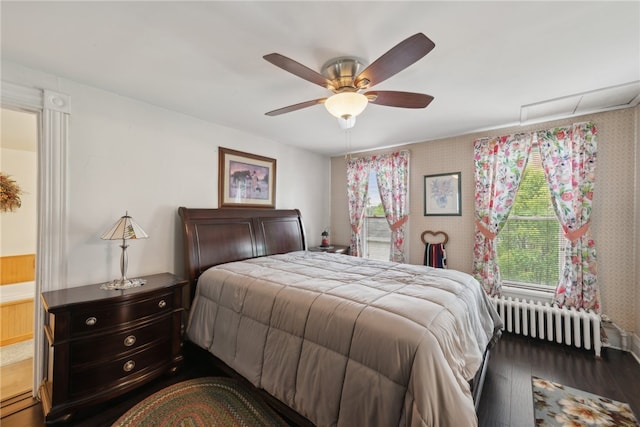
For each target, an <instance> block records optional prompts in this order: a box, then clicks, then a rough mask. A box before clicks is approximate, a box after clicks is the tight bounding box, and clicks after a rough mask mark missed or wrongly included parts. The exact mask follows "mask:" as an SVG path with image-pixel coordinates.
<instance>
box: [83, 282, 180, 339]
mask: <svg viewBox="0 0 640 427" xmlns="http://www.w3.org/2000/svg"><path fill="white" fill-rule="evenodd" d="M171 310H173V293H171V292H166V293H162V294H156V295H154V296H152V297H151V298H147V299H142V300H138V301H133V302H125V303H117V304H104V305H102V306H100V308H93V309H88V310H87V309H85V310H78V311H77V312H74V313H72V315H71V336H76V335H80V334H84V333H94V332H96V331H99V330H102V329H105V328H110V327H114V326H118V325H122V324H125V323H128V322H132V321H134V320H138V319H143V318H145V317H147V316H153V315H161V314H163V313H167V312H170V311H171Z"/></svg>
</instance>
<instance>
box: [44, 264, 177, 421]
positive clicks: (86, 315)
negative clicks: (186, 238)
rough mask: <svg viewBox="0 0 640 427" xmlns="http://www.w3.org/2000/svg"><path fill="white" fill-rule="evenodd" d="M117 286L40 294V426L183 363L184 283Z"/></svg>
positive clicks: (158, 280)
mask: <svg viewBox="0 0 640 427" xmlns="http://www.w3.org/2000/svg"><path fill="white" fill-rule="evenodd" d="M141 279H143V280H145V281H146V283H145V284H144V285H142V286H137V287H133V288H129V289H123V290H119V291H112V290H106V289H102V288H101V286H100V283H96V284H93V285H86V286H77V287H71V288H65V289H59V290H55V291H48V292H43V293H42V294H41V295H40V297H41V300H42V306H43V307H44V309H45V310H46V312H47V315H46V316H45V318H44V332H45V335H46V338H47V341H48V343H49V346H48V347H47V348H46V355H45V359H46V360H47V368H46V370H45V371H46V373H45V375H46V376H45V378H44V379H43V381H42V383H41V385H40V388H39V390H38V391H39V394H40V398H41V400H42V409H43V410H44V414H45V423H46V424H47V425H50V424H57V423H62V422H65V423H68V422H69V420H70V419H71V418H72V417H73V415H74V414H75V413H76V412H77V411H78V410H80V409H81V408H87V407H89V406H91V405H95V404H98V403H101V402H105V401H108V400H110V399H114V398H115V397H118V396H121V395H123V394H124V393H127V392H129V391H131V390H134V389H135V388H137V387H140V386H142V385H143V384H146V383H148V382H149V381H151V380H153V379H155V378H158V377H159V376H160V375H163V374H165V373H171V372H175V371H176V370H178V369H179V368H180V366H181V365H182V363H183V360H184V357H183V356H182V322H183V320H184V319H183V316H184V308H183V295H185V294H186V289H185V287H186V286H187V285H188V282H187V281H186V280H183V279H180V278H178V277H176V276H174V275H173V274H170V273H160V274H154V275H150V276H144V277H141Z"/></svg>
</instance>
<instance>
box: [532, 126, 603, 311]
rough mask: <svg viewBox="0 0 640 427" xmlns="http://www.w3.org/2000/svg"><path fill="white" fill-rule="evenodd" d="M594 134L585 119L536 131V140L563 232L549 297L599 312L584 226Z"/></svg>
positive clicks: (591, 249) (592, 177) (589, 200)
mask: <svg viewBox="0 0 640 427" xmlns="http://www.w3.org/2000/svg"><path fill="white" fill-rule="evenodd" d="M597 133H598V131H597V129H596V126H595V124H594V123H592V122H589V123H580V124H574V125H573V126H570V127H561V128H555V129H549V130H545V131H540V132H538V133H537V138H538V144H539V145H540V155H541V158H542V165H543V167H544V172H545V175H546V178H547V184H548V185H549V191H550V192H551V200H552V202H553V208H554V210H555V213H556V216H557V217H558V221H559V222H560V224H561V226H562V229H563V232H564V236H565V250H564V260H563V264H562V273H561V275H560V280H559V282H558V286H557V288H556V294H555V298H554V301H555V302H556V303H557V304H558V305H560V306H568V307H575V308H584V309H593V310H595V311H597V312H600V295H599V291H598V286H597V263H596V247H595V242H594V240H593V237H592V234H591V229H590V228H589V218H590V217H591V205H592V200H593V187H594V181H595V169H596V151H597V150H596V148H597V142H596V135H597Z"/></svg>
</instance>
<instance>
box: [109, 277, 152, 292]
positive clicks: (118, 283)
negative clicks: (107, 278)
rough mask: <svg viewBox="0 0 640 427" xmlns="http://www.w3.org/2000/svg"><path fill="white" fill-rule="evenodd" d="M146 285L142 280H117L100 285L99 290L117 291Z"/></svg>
mask: <svg viewBox="0 0 640 427" xmlns="http://www.w3.org/2000/svg"><path fill="white" fill-rule="evenodd" d="M145 283H147V281H146V280H144V279H118V280H114V281H113V282H107V283H103V284H102V285H100V289H104V290H107V291H119V290H122V289H129V288H136V287H138V286H142V285H144V284H145Z"/></svg>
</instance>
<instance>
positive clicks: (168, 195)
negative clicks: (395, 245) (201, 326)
mask: <svg viewBox="0 0 640 427" xmlns="http://www.w3.org/2000/svg"><path fill="white" fill-rule="evenodd" d="M2 73H3V74H2V79H3V80H5V81H9V82H12V83H16V84H21V85H24V86H29V87H39V88H46V89H51V90H56V91H58V92H61V93H64V94H67V95H70V97H71V103H70V104H71V121H70V144H69V147H68V165H69V167H68V171H67V173H68V182H69V189H68V203H69V206H68V236H67V238H68V245H67V247H68V257H67V260H68V261H67V264H68V265H67V267H68V281H69V283H68V285H69V286H78V285H84V284H90V283H96V282H101V281H106V280H110V279H113V278H117V277H119V271H120V270H119V259H120V252H121V249H120V248H119V246H118V244H117V243H116V242H113V241H103V240H100V237H99V236H100V234H102V232H104V231H105V230H106V229H107V228H109V227H110V226H111V225H112V224H113V223H114V222H115V221H116V220H117V219H118V218H119V217H120V216H121V215H124V213H125V211H127V210H128V212H129V214H130V215H131V216H132V217H133V218H134V219H135V220H136V221H137V222H138V223H139V224H140V225H141V226H142V228H143V229H144V230H145V231H146V232H147V234H149V236H150V237H149V239H146V240H139V241H132V242H130V247H129V249H128V254H129V270H128V276H130V277H135V276H137V275H143V274H153V273H157V272H163V271H170V272H175V273H177V274H183V271H184V270H183V269H184V263H183V251H182V249H183V248H182V244H183V241H182V229H181V228H180V223H179V217H178V214H177V209H178V207H179V206H187V207H202V208H215V207H217V200H218V196H217V185H218V158H217V150H218V146H223V147H228V148H233V149H236V150H240V151H246V152H250V153H253V154H258V155H263V156H267V157H271V158H275V159H276V160H277V177H276V179H277V188H276V208H280V209H291V208H298V209H300V210H301V212H302V215H303V219H304V222H305V226H306V231H307V236H308V239H309V244H318V243H319V240H320V232H321V231H322V229H323V227H325V226H326V224H328V223H329V201H330V191H329V184H330V173H329V172H330V159H329V158H328V157H325V156H321V155H319V154H315V153H311V152H308V151H305V150H301V149H298V148H294V147H291V146H288V145H284V144H280V143H278V142H274V141H271V140H267V139H264V138H260V137H258V136H255V135H251V134H248V133H244V132H241V131H236V130H233V129H229V128H226V127H222V126H219V125H216V124H213V123H209V122H205V121H202V120H200V119H196V118H193V117H190V116H186V115H184V114H180V113H176V112H173V111H169V110H165V109H161V108H158V107H155V106H152V105H149V104H145V103H143V102H139V101H136V100H133V99H130V98H126V97H122V96H119V95H116V94H113V93H110V92H106V91H103V90H101V89H97V88H93V87H89V86H86V85H83V84H81V83H78V82H74V81H71V80H67V79H64V78H59V77H56V76H52V75H50V74H47V73H44V72H40V71H36V70H32V69H28V68H25V67H23V66H20V65H18V64H12V63H3V64H2ZM300 177H313V179H300Z"/></svg>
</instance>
